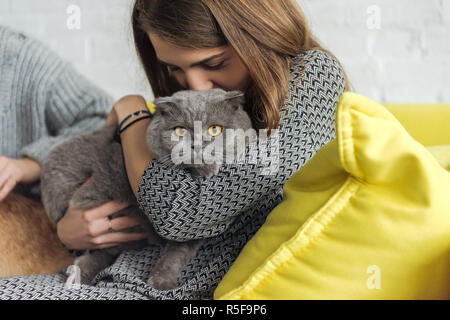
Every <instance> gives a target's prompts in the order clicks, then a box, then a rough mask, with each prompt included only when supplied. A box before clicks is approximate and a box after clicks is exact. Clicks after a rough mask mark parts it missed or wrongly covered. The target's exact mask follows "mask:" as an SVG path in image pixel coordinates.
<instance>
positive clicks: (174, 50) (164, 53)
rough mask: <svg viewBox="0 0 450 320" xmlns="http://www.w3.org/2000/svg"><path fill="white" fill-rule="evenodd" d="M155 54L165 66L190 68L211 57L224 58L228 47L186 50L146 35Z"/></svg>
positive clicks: (159, 38)
mask: <svg viewBox="0 0 450 320" xmlns="http://www.w3.org/2000/svg"><path fill="white" fill-rule="evenodd" d="M148 36H149V38H150V41H151V42H152V45H153V47H154V49H155V52H156V57H157V59H158V60H159V61H160V62H162V63H164V64H167V65H174V66H178V67H190V66H191V65H192V64H195V63H198V62H201V61H203V60H205V59H208V58H211V57H220V56H224V55H226V54H227V53H228V52H229V47H228V46H222V47H216V48H186V47H180V46H177V45H174V44H172V43H170V42H169V41H166V40H164V39H163V38H161V37H159V36H158V35H156V34H155V33H151V32H149V33H148Z"/></svg>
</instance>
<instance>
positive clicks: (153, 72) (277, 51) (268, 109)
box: [132, 0, 349, 132]
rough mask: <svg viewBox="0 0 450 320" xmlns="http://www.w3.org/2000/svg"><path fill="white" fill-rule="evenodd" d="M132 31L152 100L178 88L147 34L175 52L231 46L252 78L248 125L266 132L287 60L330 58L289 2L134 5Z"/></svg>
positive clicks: (279, 99) (273, 121)
mask: <svg viewBox="0 0 450 320" xmlns="http://www.w3.org/2000/svg"><path fill="white" fill-rule="evenodd" d="M132 27H133V35H134V41H135V45H136V49H137V52H138V55H139V58H140V60H141V63H142V64H143V66H144V70H145V72H146V75H147V78H148V79H149V81H150V85H151V87H152V90H153V93H154V95H155V97H161V96H168V95H172V94H173V93H175V92H176V91H179V90H182V89H183V88H182V87H181V86H180V85H179V84H178V82H177V81H176V80H175V78H174V77H172V76H171V75H170V72H169V70H168V69H167V67H165V66H164V65H162V64H160V63H159V62H158V59H157V57H156V53H155V50H154V48H153V45H152V43H151V41H150V39H149V37H148V35H147V32H153V33H155V34H157V35H158V36H159V37H161V38H163V39H164V40H166V41H168V42H170V43H172V44H175V45H177V46H180V47H187V48H214V47H219V46H224V45H230V46H231V47H233V48H234V50H235V51H236V52H237V54H238V55H239V56H240V58H241V59H242V61H243V63H244V64H245V65H246V66H247V68H248V70H249V74H250V78H251V79H252V81H251V85H250V87H249V89H248V90H247V92H246V100H247V106H246V107H247V111H248V112H249V114H250V117H251V119H252V121H253V126H254V128H255V129H268V130H269V132H270V129H274V128H277V127H278V124H279V120H280V117H279V110H280V108H281V106H282V105H283V102H284V99H285V97H286V94H287V90H288V83H289V77H290V75H289V71H290V62H291V58H292V57H294V56H296V55H298V54H300V53H302V52H304V51H307V50H313V49H316V50H321V51H324V52H327V53H329V54H330V55H332V56H333V57H334V55H333V54H332V53H331V52H329V51H328V50H326V49H324V48H323V47H322V46H321V45H320V44H319V43H318V42H317V40H315V39H314V37H313V36H312V34H311V32H310V30H309V28H308V25H307V22H306V19H305V16H304V14H303V12H302V10H301V9H300V8H299V6H298V4H297V3H296V1H295V0H258V1H253V0H252V1H248V0H136V1H135V4H134V8H133V13H132ZM336 60H337V59H336ZM344 76H345V80H346V90H349V85H348V78H347V75H346V74H345V72H344Z"/></svg>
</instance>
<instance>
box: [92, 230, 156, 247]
mask: <svg viewBox="0 0 450 320" xmlns="http://www.w3.org/2000/svg"><path fill="white" fill-rule="evenodd" d="M147 237H148V233H127V232H111V233H106V234H102V235H101V236H98V237H95V238H94V239H92V243H93V244H94V245H97V246H104V245H109V244H113V243H115V244H123V243H125V242H131V241H137V240H142V239H145V238H147Z"/></svg>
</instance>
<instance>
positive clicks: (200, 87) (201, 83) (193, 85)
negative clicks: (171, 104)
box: [186, 73, 214, 91]
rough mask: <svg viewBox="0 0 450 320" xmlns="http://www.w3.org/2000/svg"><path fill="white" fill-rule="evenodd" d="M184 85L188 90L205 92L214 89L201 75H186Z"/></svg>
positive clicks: (212, 84)
mask: <svg viewBox="0 0 450 320" xmlns="http://www.w3.org/2000/svg"><path fill="white" fill-rule="evenodd" d="M186 84H187V86H188V89H189V90H195V91H205V90H211V89H214V83H213V82H212V81H211V80H209V79H208V78H207V77H204V76H203V75H202V74H201V73H190V74H186Z"/></svg>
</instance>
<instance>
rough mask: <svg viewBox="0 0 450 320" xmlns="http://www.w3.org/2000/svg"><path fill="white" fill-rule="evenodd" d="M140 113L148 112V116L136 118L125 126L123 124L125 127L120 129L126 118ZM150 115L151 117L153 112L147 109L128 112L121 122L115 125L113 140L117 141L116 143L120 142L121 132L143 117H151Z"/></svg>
mask: <svg viewBox="0 0 450 320" xmlns="http://www.w3.org/2000/svg"><path fill="white" fill-rule="evenodd" d="M141 114H148V116H145V117H142V118H139V119H136V120H134V121H133V122H131V123H129V124H128V125H127V126H125V128H123V129H122V126H123V125H124V124H125V122H126V121H127V120H128V119H130V118H132V117H137V116H139V115H141ZM152 117H153V114H152V113H151V112H150V111H147V110H140V111H136V112H134V113H132V114H130V115H129V116H127V117H126V118H125V119H123V120H122V122H121V123H120V124H119V125H118V126H117V129H116V132H115V135H114V140H115V141H116V142H118V143H121V139H120V135H121V134H122V132H124V131H125V130H126V129H128V128H129V127H130V126H132V125H133V124H135V123H136V122H138V121H141V120H144V119H149V118H152Z"/></svg>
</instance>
